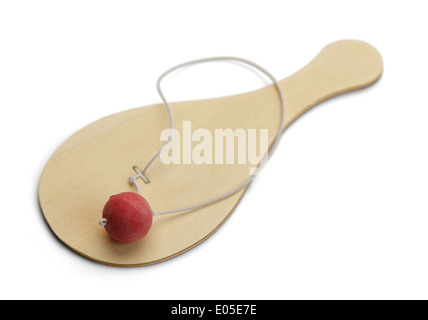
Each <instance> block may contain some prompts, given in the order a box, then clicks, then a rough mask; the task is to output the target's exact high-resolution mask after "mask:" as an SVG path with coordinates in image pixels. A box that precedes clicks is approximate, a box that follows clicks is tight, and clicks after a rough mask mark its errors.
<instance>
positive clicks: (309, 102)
mask: <svg viewBox="0 0 428 320" xmlns="http://www.w3.org/2000/svg"><path fill="white" fill-rule="evenodd" d="M382 71H383V63H382V57H381V55H380V54H379V52H378V51H377V50H376V49H375V48H374V47H372V46H371V45H370V44H368V43H366V42H363V41H358V40H341V41H337V42H333V43H331V44H329V45H327V46H326V47H325V48H324V49H323V50H322V51H321V52H320V53H319V54H318V55H317V56H316V57H315V58H314V59H313V60H312V61H311V62H310V63H309V64H308V65H306V66H305V67H304V68H303V69H301V70H300V71H298V72H296V73H295V74H293V75H291V76H289V77H288V78H286V79H284V80H282V81H280V85H281V89H282V90H283V92H284V95H285V102H286V108H287V112H286V121H285V127H284V129H285V128H286V127H287V126H288V125H290V124H291V123H292V122H293V121H294V120H295V119H297V118H298V117H299V116H300V115H301V114H302V113H304V112H305V111H307V110H308V109H310V108H311V107H313V106H315V105H317V104H319V103H320V102H322V101H324V100H326V99H328V98H331V97H333V96H336V95H339V94H341V93H345V92H348V91H353V90H357V89H361V88H365V87H367V86H370V85H372V84H373V83H375V82H376V81H377V80H379V78H380V77H381V75H382Z"/></svg>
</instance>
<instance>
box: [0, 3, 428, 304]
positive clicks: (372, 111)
mask: <svg viewBox="0 0 428 320" xmlns="http://www.w3.org/2000/svg"><path fill="white" fill-rule="evenodd" d="M426 12H427V5H426V3H425V1H358V2H349V1H269V0H264V1H248V0H246V1H223V0H217V1H185V0H182V1H105V0H103V1H2V2H0V108H1V109H0V110H1V111H0V130H1V134H0V139H1V151H2V152H1V158H0V163H1V181H0V188H1V189H0V191H1V203H2V208H1V213H0V222H1V225H0V246H1V247H0V249H1V250H0V298H2V299H52V298H55V299H426V298H428V290H427V288H428V273H427V270H428V202H427V195H428V167H427V164H428V150H427V141H428V140H427V138H428V126H427V119H428V102H427V94H426V93H427V90H428V87H427V81H426V74H427V72H428V63H427V60H428V59H427V57H428V41H427V30H428V19H427V18H426ZM340 39H360V40H364V41H367V42H369V43H371V44H372V45H373V46H375V47H376V48H377V49H378V50H379V51H380V53H381V54H382V56H383V59H384V68H385V70H384V74H383V77H382V79H381V80H380V82H378V83H377V84H376V85H374V86H373V87H370V88H368V89H365V90H362V91H358V92H354V93H350V94H346V95H343V96H340V97H338V98H335V99H331V100H329V101H327V102H325V103H322V104H321V105H319V106H318V107H316V108H315V109H312V110H311V111H309V112H308V113H306V114H305V115H304V116H303V117H302V118H300V119H299V120H298V121H297V122H296V123H294V124H293V125H292V126H291V127H290V128H289V129H288V130H287V131H286V133H285V134H284V136H283V140H282V141H281V145H280V146H279V148H278V150H277V153H276V154H275V156H274V157H272V158H271V161H270V163H269V166H267V167H266V168H265V170H264V171H263V172H262V174H261V175H259V176H258V177H257V179H256V181H255V182H254V184H253V185H252V186H251V188H250V190H249V191H248V192H247V193H246V196H245V197H244V199H243V201H242V202H241V203H240V205H239V206H238V208H237V209H236V210H235V212H234V213H233V215H232V217H231V218H230V219H229V220H228V221H227V222H226V223H225V224H224V225H223V226H222V227H221V228H220V229H219V230H218V231H217V232H216V233H215V234H214V235H213V236H212V237H211V238H209V239H208V240H207V241H205V242H204V243H202V244H201V245H199V246H197V247H196V248H194V249H192V250H190V251H189V252H187V253H185V254H183V255H180V256H178V257H176V258H173V259H171V260H168V261H166V262H162V263H159V264H155V265H152V266H148V267H137V268H130V269H129V268H128V269H127V268H115V267H109V266H104V265H100V264H97V263H94V262H92V261H90V260H87V259H85V258H82V257H81V256H79V255H78V254H75V253H74V252H73V251H71V250H69V249H67V248H66V247H65V246H63V245H62V244H61V243H60V242H59V241H58V240H57V239H56V238H55V237H54V236H53V235H52V233H51V232H50V230H49V228H48V227H47V225H46V224H45V222H44V219H43V215H42V213H41V211H40V209H39V206H38V199H37V188H38V179H39V177H40V174H41V172H42V170H43V167H44V165H45V163H46V161H47V160H48V159H49V157H50V156H51V154H52V153H53V152H54V150H55V149H56V148H57V147H58V146H59V145H60V144H61V143H62V142H63V141H64V140H65V139H66V138H67V137H68V136H69V135H71V134H72V133H74V132H75V131H76V130H78V129H80V128H81V127H83V126H85V125H87V124H89V123H90V122H92V121H94V120H96V119H98V118H100V117H104V116H106V115H109V114H111V113H114V112H118V111H122V110H126V109H129V108H134V107H138V106H144V105H149V104H154V103H159V102H160V99H159V97H158V95H157V92H156V90H155V81H156V79H157V76H158V75H159V74H160V73H162V72H163V71H164V70H166V69H167V68H169V67H172V66H174V65H175V64H178V63H181V62H184V61H188V60H191V59H196V58H202V57H210V56H216V55H233V56H239V57H243V58H247V59H249V60H252V61H255V62H257V63H258V64H260V65H262V66H264V67H265V68H266V69H268V70H270V71H271V72H272V73H273V74H274V75H275V76H276V77H277V78H279V79H282V78H285V77H286V76H288V75H290V74H292V73H294V72H295V71H297V70H299V69H300V68H301V67H303V66H304V65H305V64H306V63H307V62H309V61H310V60H311V59H312V58H313V57H314V56H315V55H316V54H317V53H318V52H319V51H320V50H321V49H322V48H323V47H324V46H325V45H326V44H328V43H330V42H332V41H336V40H340ZM195 70H199V71H191V70H189V72H188V73H187V72H182V73H180V75H177V78H174V81H175V82H174V81H173V80H171V84H173V85H170V86H168V88H169V89H168V90H169V91H168V92H169V98H170V99H171V100H174V99H184V98H186V99H190V98H203V97H209V96H215V95H222V94H229V93H236V92H240V91H245V90H250V89H254V88H258V87H261V86H264V85H265V84H266V83H265V82H263V81H262V80H261V79H260V78H257V77H255V76H254V74H251V73H250V74H249V73H248V70H245V69H244V70H242V69H239V68H238V67H237V66H236V65H221V67H218V68H213V67H200V69H198V68H195ZM192 72H193V73H192ZM226 74H227V76H226ZM248 75H250V77H249V76H248ZM250 78H251V79H250ZM65 183H66V182H65Z"/></svg>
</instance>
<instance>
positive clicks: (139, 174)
mask: <svg viewBox="0 0 428 320" xmlns="http://www.w3.org/2000/svg"><path fill="white" fill-rule="evenodd" d="M132 169H133V170H134V171H135V172H136V173H137V174H136V175H134V176H132V177H130V178H129V184H132V185H133V186H134V187H135V189H137V192H140V188H139V187H138V184H137V179H138V178H141V179H142V180H143V181H144V183H146V184H148V183H150V181H149V179H147V178H146V176H145V175H144V174H143V173H142V172H141V171H140V170H139V169H138V168H137V166H133V167H132Z"/></svg>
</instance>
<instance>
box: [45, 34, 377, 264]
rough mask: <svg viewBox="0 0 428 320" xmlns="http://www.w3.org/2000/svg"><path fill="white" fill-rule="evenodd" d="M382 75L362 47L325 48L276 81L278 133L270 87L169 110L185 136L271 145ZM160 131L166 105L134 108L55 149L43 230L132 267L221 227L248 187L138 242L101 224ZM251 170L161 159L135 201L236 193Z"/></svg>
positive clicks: (165, 221) (178, 201)
mask: <svg viewBox="0 0 428 320" xmlns="http://www.w3.org/2000/svg"><path fill="white" fill-rule="evenodd" d="M382 69H383V66H382V58H381V56H380V54H379V53H378V51H377V50H376V49H374V48H373V47H372V46H371V45H369V44H367V43H365V42H362V41H356V40H343V41H338V42H334V43H332V44H330V45H328V46H326V47H325V48H324V49H323V50H322V51H321V52H320V53H319V54H318V56H317V57H316V58H315V59H314V60H313V61H311V62H310V63H309V64H308V65H307V66H306V67H304V68H303V69H301V70H300V71H299V72H297V73H295V74H293V75H291V76H290V77H288V78H286V79H284V80H282V81H280V82H279V83H280V86H281V89H282V91H283V92H284V96H285V103H286V121H285V126H284V127H283V128H279V122H280V116H281V108H280V100H279V98H278V93H277V91H276V89H275V88H274V86H267V87H265V88H262V89H259V90H256V91H252V92H248V93H245V94H239V95H234V96H228V97H221V98H214V99H208V100H198V101H188V102H176V103H171V109H172V112H173V116H174V121H175V124H176V129H177V130H178V133H179V134H180V135H181V137H183V122H184V121H191V129H192V130H197V129H199V128H204V129H207V130H209V131H210V132H211V133H212V136H213V137H214V136H215V130H216V129H232V130H233V131H234V130H237V129H238V128H241V129H245V130H248V129H256V130H257V132H259V130H261V129H268V132H269V143H272V142H273V141H274V140H275V138H276V135H277V134H278V132H282V131H283V130H285V129H286V128H287V127H288V126H289V125H290V124H291V123H292V122H293V121H294V120H296V119H297V118H298V117H299V116H300V115H302V114H303V113H304V112H305V111H307V110H308V109H310V108H311V107H313V106H315V105H317V104H318V103H320V102H322V101H324V100H326V99H328V98H330V97H333V96H335V95H338V94H341V93H344V92H348V91H351V90H356V89H360V88H364V87H367V86H369V85H371V84H373V83H375V82H376V81H377V80H378V79H379V78H380V77H381V74H382ZM166 128H169V120H168V115H167V113H166V112H165V109H164V107H163V106H162V105H152V106H147V107H141V108H136V109H131V110H127V111H123V112H120V113H117V114H113V115H110V116H108V117H105V118H102V119H100V120H98V121H95V122H93V123H91V124H90V125H88V126H86V127H85V128H83V129H81V130H80V131H78V132H77V133H75V134H74V135H72V136H71V137H70V138H69V139H68V140H66V141H65V142H64V143H63V144H62V145H61V146H60V147H59V148H58V149H57V150H56V151H55V153H54V154H53V155H52V157H51V158H50V159H49V161H48V163H47V164H46V167H45V168H44V171H43V173H42V176H41V178H40V185H39V201H40V207H41V209H42V211H43V214H44V217H45V218H46V221H47V223H48V224H49V226H50V228H51V229H52V231H53V232H54V233H55V235H56V236H57V237H58V238H59V239H60V240H61V241H62V242H63V243H65V244H66V245H67V246H68V247H70V248H71V249H72V250H74V251H76V252H78V253H79V254H81V255H83V256H85V257H87V258H89V259H91V260H94V261H97V262H100V263H104V264H109V265H115V266H138V265H146V264H152V263H155V262H159V261H163V260H165V259H168V258H171V257H174V256H176V255H178V254H180V253H182V252H185V251H186V250H188V249H190V248H192V247H194V246H195V245H197V244H198V243H200V242H201V241H203V240H204V239H206V238H207V237H209V236H210V235H211V234H213V232H214V231H216V230H217V229H218V228H219V227H220V226H221V225H222V223H223V222H224V221H225V220H226V219H227V218H228V217H229V215H230V214H231V213H232V211H233V210H234V208H235V207H236V206H237V204H238V203H239V201H240V199H241V197H242V196H243V194H244V193H245V190H246V188H244V189H242V190H241V191H239V192H237V193H235V194H233V195H231V196H230V197H228V198H226V199H223V200H220V201H218V202H215V203H213V204H210V205H208V206H205V207H202V208H199V209H195V210H191V211H184V212H177V213H170V214H164V215H159V216H155V217H154V220H153V226H152V229H151V230H150V232H149V234H148V235H147V236H146V237H144V238H143V239H141V240H139V241H137V242H133V243H119V242H116V241H114V240H112V239H111V238H110V237H109V236H108V234H107V233H106V232H105V230H104V228H102V227H100V226H99V225H98V221H99V219H100V218H101V214H102V210H103V207H104V204H105V203H106V201H107V200H108V198H109V197H110V196H111V195H113V194H117V193H121V192H125V191H132V192H135V188H134V187H133V186H132V185H130V184H129V182H128V179H129V177H130V176H132V175H134V174H135V172H134V170H133V167H134V166H137V167H139V168H140V169H141V168H142V167H144V166H145V165H146V164H147V162H148V161H149V160H150V159H151V158H152V157H153V155H154V154H155V153H156V152H157V151H158V150H159V148H160V147H161V146H162V145H163V144H164V142H163V141H160V134H161V132H162V131H163V130H164V129H166ZM197 144H198V142H193V145H192V146H195V145H197ZM279 147H281V145H279ZM181 157H183V154H181ZM252 166H254V165H251V164H238V163H237V161H235V163H234V164H216V163H213V164H195V163H193V162H191V163H190V164H185V163H181V164H164V163H163V162H162V161H160V159H158V160H156V161H155V162H154V163H153V164H152V165H151V166H150V168H149V170H148V171H147V177H148V179H149V180H150V183H148V184H145V183H144V182H143V181H142V180H141V179H138V180H139V181H138V184H139V187H140V189H141V193H140V194H141V195H142V196H143V197H144V198H146V199H147V201H148V202H149V204H150V206H151V207H152V209H153V210H155V211H163V210H170V209H177V208H182V207H188V206H190V205H192V204H196V203H201V202H203V201H206V200H210V199H212V198H215V197H217V196H220V195H222V194H224V193H227V192H229V191H230V190H232V189H234V188H235V187H237V186H238V185H240V184H241V183H243V182H244V181H246V180H247V179H248V178H249V170H250V168H251V167H252ZM279 174H280V173H279ZM267 187H269V186H267Z"/></svg>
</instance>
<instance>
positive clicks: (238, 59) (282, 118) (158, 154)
mask: <svg viewBox="0 0 428 320" xmlns="http://www.w3.org/2000/svg"><path fill="white" fill-rule="evenodd" d="M214 61H237V62H241V63H243V64H246V65H248V66H250V67H252V68H254V69H257V70H258V71H260V72H261V73H263V74H265V75H266V76H267V77H268V78H269V79H270V80H271V81H272V83H273V85H274V86H275V87H276V89H277V91H278V95H279V97H280V100H281V119H280V123H279V131H278V135H277V136H276V138H275V141H274V143H273V145H272V147H271V148H270V151H269V152H270V154H271V155H272V154H273V152H274V151H275V149H276V148H277V146H278V143H279V141H280V138H281V135H282V128H283V127H284V123H285V101H284V95H283V93H282V90H281V87H280V85H279V83H278V81H277V80H276V79H275V77H274V76H273V75H272V74H271V73H270V72H268V71H267V70H266V69H264V68H263V67H261V66H259V65H258V64H256V63H254V62H251V61H249V60H246V59H243V58H237V57H212V58H204V59H198V60H192V61H189V62H185V63H182V64H179V65H176V66H175V67H172V68H170V69H168V70H167V71H165V72H164V73H162V74H161V75H160V76H159V78H158V80H157V83H156V88H157V91H158V93H159V96H160V97H161V99H162V101H163V103H164V106H165V108H166V110H167V112H168V117H169V123H170V131H169V136H168V139H167V141H166V142H165V144H164V145H163V146H162V147H161V148H160V150H159V151H158V152H157V153H156V154H155V155H154V156H153V157H152V158H151V159H150V161H149V162H148V163H147V164H146V166H145V167H144V169H143V170H142V171H141V172H140V171H138V172H137V174H136V175H134V176H132V177H130V178H129V182H130V183H131V184H133V185H134V186H135V188H136V190H137V192H140V188H139V187H138V185H137V182H136V179H137V178H139V177H141V178H142V179H143V180H144V181H145V182H146V183H148V180H147V178H146V176H145V174H146V171H147V170H148V169H149V167H150V165H151V164H152V163H153V162H154V161H155V160H156V159H157V158H158V157H159V156H160V154H161V153H162V151H163V150H164V149H165V148H166V146H167V145H168V144H169V143H170V142H171V141H172V137H173V131H174V119H173V116H172V111H171V107H170V105H169V103H168V101H167V100H166V98H165V96H164V94H163V92H162V88H161V82H162V80H163V79H164V78H165V77H166V76H167V75H169V74H170V73H172V72H174V71H176V70H178V69H181V68H184V67H187V66H191V65H196V64H200V63H206V62H214ZM267 155H268V154H267V153H266V155H265V156H264V157H263V159H262V161H261V163H260V166H259V167H258V168H257V169H256V170H255V171H254V172H253V175H252V176H251V177H250V178H249V179H248V180H246V181H245V182H244V183H242V184H240V185H239V186H237V187H236V188H234V189H233V190H231V191H229V192H227V193H225V194H223V195H220V196H218V197H215V198H213V199H211V200H208V201H204V202H201V203H197V204H194V205H191V206H188V207H185V208H179V209H172V210H166V211H159V212H155V211H153V215H160V214H165V213H174V212H181V211H187V210H191V209H196V208H200V207H203V206H206V205H209V204H211V203H214V202H217V201H219V200H222V199H224V198H227V197H229V196H231V195H232V194H234V193H236V192H238V191H239V190H241V189H243V188H244V187H246V186H247V185H248V184H250V183H251V181H253V180H254V178H255V176H256V172H258V171H260V170H261V168H262V167H263V166H264V165H265V163H266V162H267V159H268V157H267ZM134 170H135V171H137V170H136V169H135V167H134ZM146 180H147V181H146Z"/></svg>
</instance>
